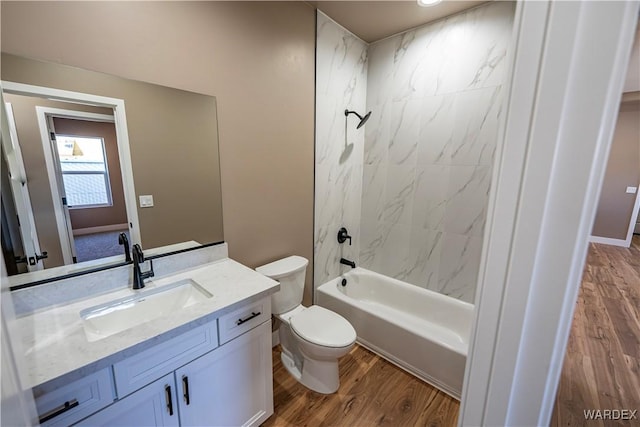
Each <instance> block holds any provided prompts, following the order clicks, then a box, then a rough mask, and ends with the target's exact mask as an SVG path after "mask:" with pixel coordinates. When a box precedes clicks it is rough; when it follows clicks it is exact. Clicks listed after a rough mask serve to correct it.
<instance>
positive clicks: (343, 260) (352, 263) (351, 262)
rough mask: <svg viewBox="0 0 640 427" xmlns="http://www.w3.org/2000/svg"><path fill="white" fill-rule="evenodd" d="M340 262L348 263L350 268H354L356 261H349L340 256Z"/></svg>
mask: <svg viewBox="0 0 640 427" xmlns="http://www.w3.org/2000/svg"><path fill="white" fill-rule="evenodd" d="M340 264H344V265H348V266H349V267H351V268H356V263H355V262H353V261H349V260H348V259H345V258H340Z"/></svg>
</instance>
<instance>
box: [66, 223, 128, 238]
mask: <svg viewBox="0 0 640 427" xmlns="http://www.w3.org/2000/svg"><path fill="white" fill-rule="evenodd" d="M128 229H129V224H127V223H126V222H125V223H122V224H110V225H98V226H96V227H86V228H76V229H74V230H73V235H74V236H84V235H87V234H95V233H106V232H109V231H120V230H122V231H125V230H128Z"/></svg>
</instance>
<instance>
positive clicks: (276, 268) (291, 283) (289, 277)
mask: <svg viewBox="0 0 640 427" xmlns="http://www.w3.org/2000/svg"><path fill="white" fill-rule="evenodd" d="M308 264H309V261H308V260H307V259H306V258H303V257H301V256H297V255H293V256H290V257H287V258H283V259H280V260H278V261H274V262H272V263H269V264H266V265H263V266H262V267H258V268H256V271H257V272H258V273H260V274H263V275H265V276H267V277H269V278H271V279H273V280H277V281H278V282H280V290H279V291H278V292H276V293H275V294H273V295H271V310H272V312H273V313H274V314H281V313H285V312H287V311H289V310H292V309H294V308H295V307H297V306H298V305H299V304H301V303H302V294H303V291H304V278H305V276H306V271H307V265H308Z"/></svg>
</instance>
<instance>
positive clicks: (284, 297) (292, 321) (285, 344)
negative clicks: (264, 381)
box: [256, 256, 356, 394]
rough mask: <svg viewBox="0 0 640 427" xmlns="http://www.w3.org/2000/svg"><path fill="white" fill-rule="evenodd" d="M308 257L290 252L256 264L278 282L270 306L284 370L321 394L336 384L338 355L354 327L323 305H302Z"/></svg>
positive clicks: (346, 346)
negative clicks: (286, 256)
mask: <svg viewBox="0 0 640 427" xmlns="http://www.w3.org/2000/svg"><path fill="white" fill-rule="evenodd" d="M308 263H309V261H307V260H306V259H305V258H303V257H299V256H291V257H288V258H284V259H281V260H278V261H275V262H272V263H270V264H267V265H264V266H262V267H258V268H256V271H257V272H258V273H261V274H264V275H265V276H267V277H270V278H272V279H274V280H278V281H279V282H280V290H279V291H278V292H276V293H275V294H273V295H272V297H271V302H272V304H271V305H272V310H273V314H274V315H275V317H276V318H278V319H279V320H280V322H281V323H280V328H279V330H278V337H279V338H280V346H281V347H282V353H281V354H280V359H281V360H282V364H283V365H284V367H285V368H286V369H287V371H288V372H289V373H290V374H291V375H292V376H293V377H294V378H296V380H298V381H299V382H300V383H301V384H303V385H304V386H305V387H307V388H309V389H311V390H314V391H317V392H319V393H323V394H331V393H335V392H336V391H337V390H338V388H339V386H340V378H339V374H338V359H339V358H340V357H342V356H344V355H345V354H347V353H348V352H349V351H350V350H351V349H352V348H353V345H354V344H355V342H356V331H355V329H353V326H351V324H350V323H349V321H348V320H347V319H345V318H344V317H342V316H340V315H339V314H337V313H334V312H333V311H331V310H327V309H326V308H323V307H320V306H317V305H312V306H311V307H304V306H303V305H302V304H301V302H302V291H303V289H304V278H305V271H306V268H307V265H308Z"/></svg>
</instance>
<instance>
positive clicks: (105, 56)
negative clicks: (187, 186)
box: [1, 1, 315, 302]
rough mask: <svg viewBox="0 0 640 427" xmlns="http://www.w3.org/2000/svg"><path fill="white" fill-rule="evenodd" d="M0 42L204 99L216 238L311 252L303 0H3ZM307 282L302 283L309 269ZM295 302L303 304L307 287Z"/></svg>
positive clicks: (268, 254)
mask: <svg viewBox="0 0 640 427" xmlns="http://www.w3.org/2000/svg"><path fill="white" fill-rule="evenodd" d="M1 7H2V38H1V40H2V50H3V51H5V52H9V53H14V54H17V55H23V56H28V57H33V58H40V59H44V60H48V61H54V62H59V63H63V64H68V65H73V66H77V67H82V68H87V69H91V70H96V71H101V72H106V73H111V74H114V75H118V76H123V77H127V78H131V79H136V80H142V81H147V82H151V83H157V84H161V85H166V86H171V87H176V88H179V89H183V90H189V91H194V92H200V93H204V94H208V95H214V96H216V98H217V101H218V119H219V122H220V126H219V133H220V156H221V180H222V198H223V215H224V238H225V240H227V241H228V242H229V252H230V256H231V257H232V258H234V259H236V260H238V261H240V262H242V263H244V264H246V265H248V266H251V267H254V266H257V265H260V264H262V263H266V262H268V261H272V260H274V259H276V258H278V257H283V256H286V255H290V254H299V255H302V256H304V257H306V258H308V259H310V260H311V259H312V255H313V136H314V135H313V129H314V123H313V117H314V53H315V12H314V9H313V8H312V7H311V6H309V5H307V4H305V3H303V2H4V1H3V2H2V5H1ZM307 277H308V281H307V283H310V277H311V268H309V271H308V274H307ZM305 297H306V301H307V302H309V301H310V287H309V288H308V289H307V293H306V296H305Z"/></svg>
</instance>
